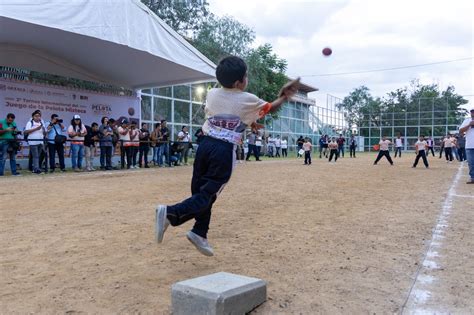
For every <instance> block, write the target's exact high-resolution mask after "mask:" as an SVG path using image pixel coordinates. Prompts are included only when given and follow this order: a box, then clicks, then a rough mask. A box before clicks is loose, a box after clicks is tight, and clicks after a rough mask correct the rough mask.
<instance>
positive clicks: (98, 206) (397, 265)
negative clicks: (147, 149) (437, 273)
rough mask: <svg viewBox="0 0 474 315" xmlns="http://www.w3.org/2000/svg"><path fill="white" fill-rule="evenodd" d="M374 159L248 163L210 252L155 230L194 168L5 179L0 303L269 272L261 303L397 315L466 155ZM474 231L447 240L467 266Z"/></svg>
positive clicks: (220, 214) (93, 297) (137, 309)
mask: <svg viewBox="0 0 474 315" xmlns="http://www.w3.org/2000/svg"><path fill="white" fill-rule="evenodd" d="M373 159H374V154H363V155H360V156H359V157H358V158H356V159H349V158H348V157H347V156H346V158H344V159H340V160H338V162H337V163H331V164H330V163H328V162H327V161H326V160H320V159H318V158H315V157H313V164H312V165H311V166H304V165H302V163H303V162H302V160H301V159H298V160H297V159H288V160H266V161H263V162H248V163H245V164H238V165H237V166H236V169H235V172H234V174H233V177H232V179H231V181H230V183H229V184H228V185H227V186H226V188H225V190H224V191H223V193H222V194H221V196H220V197H219V198H218V200H217V202H216V203H215V206H214V211H213V218H212V222H211V230H210V231H209V241H210V243H211V244H212V245H213V247H214V250H215V256H214V257H205V256H202V255H201V254H199V253H198V252H197V251H196V250H195V249H194V247H193V246H192V245H191V244H190V243H189V242H188V241H187V240H186V238H185V233H186V232H187V230H189V229H190V227H191V223H187V224H185V225H182V226H180V227H177V228H170V229H169V230H168V231H167V232H166V234H165V239H164V242H163V244H161V245H157V244H156V243H155V242H154V208H155V205H156V204H157V203H165V204H166V203H170V204H171V203H175V202H178V201H180V200H181V199H183V198H185V197H187V196H188V195H189V191H190V187H189V184H190V180H191V172H192V167H190V166H188V167H176V168H172V169H161V168H160V169H158V168H152V169H147V170H133V171H114V172H108V173H104V172H94V173H82V174H73V173H67V174H55V175H43V176H32V175H29V176H23V177H21V178H12V177H4V178H2V179H1V181H0V188H1V189H0V201H1V202H0V209H1V210H0V214H1V220H0V240H1V242H0V243H1V255H0V273H1V277H0V313H22V314H24V313H44V314H53V313H69V314H71V313H101V314H111V313H144V314H168V313H169V312H170V304H171V285H172V284H173V283H175V282H177V281H181V280H185V279H189V278H193V277H197V276H202V275H206V274H210V273H214V272H219V271H226V272H232V273H237V274H242V275H247V276H252V277H257V278H261V279H263V280H265V281H267V282H268V300H267V302H266V303H264V304H263V305H261V306H260V307H259V308H257V309H256V310H255V311H254V312H253V313H254V314H317V313H319V314H338V313H346V314H347V313H352V314H361V313H362V314H368V313H371V314H374V313H377V314H380V313H383V314H387V313H399V312H401V309H402V306H403V304H404V302H405V301H406V299H407V296H408V294H409V290H410V287H411V286H412V284H413V282H414V279H415V276H416V272H417V270H418V266H419V264H420V262H421V261H422V259H423V255H424V253H425V251H426V244H427V242H428V241H429V240H430V239H431V236H432V229H433V228H434V226H435V225H436V221H437V218H438V216H439V214H440V211H441V208H442V204H443V202H444V198H445V196H446V194H447V192H448V189H449V187H450V185H451V183H452V180H453V177H454V175H455V173H456V171H457V170H458V163H457V162H455V163H453V164H446V162H445V161H444V160H440V159H438V158H437V157H436V158H430V162H431V168H430V169H428V170H427V169H425V168H424V167H422V165H421V166H419V167H418V168H417V169H412V168H411V167H410V166H411V163H412V161H413V159H414V156H413V154H405V155H404V157H403V158H402V159H396V160H395V166H393V167H392V166H390V165H389V164H388V163H387V162H386V161H385V160H382V161H381V162H380V163H379V165H377V166H373V165H372V162H373ZM466 173H467V171H466ZM462 182H463V183H464V182H465V180H463V181H462ZM463 189H467V188H463ZM463 194H464V195H469V194H472V189H471V190H466V191H464V192H463ZM471 201H472V200H471ZM455 206H456V207H457V209H459V210H460V211H459V215H462V213H463V212H468V211H467V210H468V209H470V210H472V202H471V203H469V204H468V203H463V202H456V203H455ZM455 219H456V220H460V221H463V219H462V218H459V217H456V218H455ZM471 222H472V221H471ZM469 231H470V230H469V228H468V227H465V232H466V233H467V234H462V236H463V237H466V239H461V241H459V242H456V241H455V240H454V241H453V242H455V244H451V243H450V246H451V249H453V248H455V249H456V252H458V253H465V254H464V256H463V255H457V256H456V255H455V257H454V258H453V259H455V263H454V265H455V266H456V267H457V268H460V270H458V272H460V271H462V270H464V268H465V267H463V264H464V262H466V260H465V259H466V258H469V259H470V258H472V252H467V251H465V250H463V246H470V247H473V239H472V235H473V234H472V230H471V231H470V232H469ZM467 239H469V240H468V241H467ZM466 255H467V256H468V257H466ZM456 259H458V261H457V263H456ZM469 266H470V267H469ZM467 267H468V268H471V270H470V271H468V272H465V273H464V274H463V276H461V278H460V279H458V278H456V277H459V275H457V276H456V275H453V276H452V279H453V281H455V282H456V283H458V282H459V281H463V280H462V278H463V277H464V281H470V283H471V285H472V283H473V282H474V271H473V269H472V268H474V267H473V265H472V259H470V262H468V265H467ZM467 267H466V268H467ZM466 277H467V279H466ZM472 290H473V289H472V287H467V288H466V287H464V286H459V287H455V286H453V288H451V291H453V292H450V293H449V294H451V293H452V294H458V295H459V294H460V293H461V292H464V293H463V294H464V295H465V296H466V298H465V300H464V301H463V302H464V303H465V304H464V307H465V309H467V310H471V309H472V307H473V305H474V302H472V300H470V299H469V296H470V295H471V296H472V294H467V293H469V292H471V293H472ZM461 296H462V294H461ZM451 302H452V301H451ZM451 302H450V301H448V303H451ZM452 303H454V302H452ZM466 303H467V304H466Z"/></svg>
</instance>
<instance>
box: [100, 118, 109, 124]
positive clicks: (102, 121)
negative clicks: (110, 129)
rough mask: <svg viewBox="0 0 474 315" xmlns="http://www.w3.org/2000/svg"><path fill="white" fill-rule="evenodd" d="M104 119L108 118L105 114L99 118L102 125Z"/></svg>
mask: <svg viewBox="0 0 474 315" xmlns="http://www.w3.org/2000/svg"><path fill="white" fill-rule="evenodd" d="M105 119H108V117H107V116H104V117H102V119H101V120H100V122H101V123H102V125H103V124H104V121H105Z"/></svg>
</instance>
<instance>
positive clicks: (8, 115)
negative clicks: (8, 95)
mask: <svg viewBox="0 0 474 315" xmlns="http://www.w3.org/2000/svg"><path fill="white" fill-rule="evenodd" d="M8 118H11V119H15V114H13V113H8V114H7V119H8Z"/></svg>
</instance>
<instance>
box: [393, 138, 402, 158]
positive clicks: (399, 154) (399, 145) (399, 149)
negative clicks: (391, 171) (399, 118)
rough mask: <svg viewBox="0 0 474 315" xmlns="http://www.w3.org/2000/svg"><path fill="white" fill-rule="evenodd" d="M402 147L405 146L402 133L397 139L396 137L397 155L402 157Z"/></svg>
mask: <svg viewBox="0 0 474 315" xmlns="http://www.w3.org/2000/svg"><path fill="white" fill-rule="evenodd" d="M402 148H403V140H402V137H401V136H400V135H398V136H397V139H395V157H397V153H398V157H399V158H401V157H402Z"/></svg>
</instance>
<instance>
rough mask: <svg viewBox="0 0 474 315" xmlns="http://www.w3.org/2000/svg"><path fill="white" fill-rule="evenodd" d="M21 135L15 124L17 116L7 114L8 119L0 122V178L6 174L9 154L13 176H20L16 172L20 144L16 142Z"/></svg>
mask: <svg viewBox="0 0 474 315" xmlns="http://www.w3.org/2000/svg"><path fill="white" fill-rule="evenodd" d="M18 134H21V132H19V131H17V127H16V123H15V115H14V114H12V113H9V114H7V118H6V119H3V120H0V176H3V174H4V172H5V162H6V159H7V154H8V157H9V159H10V171H11V173H12V175H15V176H17V175H20V173H18V172H17V171H16V153H17V151H18V148H19V142H17V141H16V136H17V135H18Z"/></svg>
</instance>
